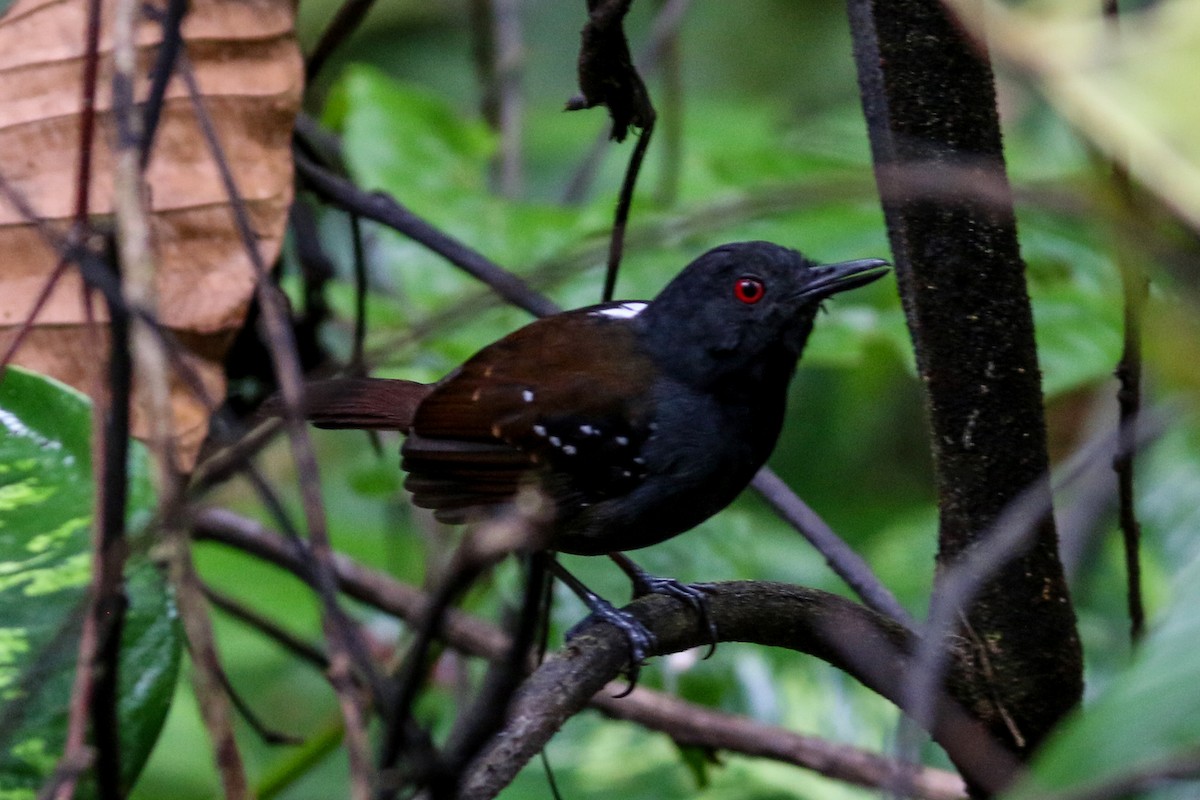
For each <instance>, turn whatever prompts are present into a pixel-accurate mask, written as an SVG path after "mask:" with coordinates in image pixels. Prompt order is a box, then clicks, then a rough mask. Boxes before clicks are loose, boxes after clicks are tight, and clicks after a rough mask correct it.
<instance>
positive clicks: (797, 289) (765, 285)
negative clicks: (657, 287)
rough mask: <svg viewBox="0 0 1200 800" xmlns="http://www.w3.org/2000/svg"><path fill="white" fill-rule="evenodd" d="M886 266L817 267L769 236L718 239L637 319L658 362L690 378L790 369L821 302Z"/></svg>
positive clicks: (855, 263) (865, 281)
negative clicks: (767, 239) (718, 242)
mask: <svg viewBox="0 0 1200 800" xmlns="http://www.w3.org/2000/svg"><path fill="white" fill-rule="evenodd" d="M886 264H887V262H886V261H882V260H880V259H863V260H861V261H847V262H843V263H839V264H827V265H817V264H815V263H814V262H812V261H809V260H808V259H806V258H805V257H804V256H802V255H801V254H800V253H798V252H796V251H795V250H790V249H788V248H786V247H780V246H778V245H775V244H771V243H770V242H737V243H734V244H726V245H721V246H720V247H717V248H714V249H712V250H709V251H708V252H707V253H705V254H704V255H702V256H700V257H699V258H697V259H696V260H695V261H693V262H692V263H691V264H689V265H688V266H687V267H686V268H685V269H684V270H683V272H681V273H680V274H679V275H678V276H676V278H675V279H674V280H673V281H671V282H670V283H669V284H667V286H666V288H664V289H663V290H662V292H660V293H659V295H658V297H656V298H655V299H654V300H653V302H651V303H650V305H649V306H648V307H647V308H646V310H645V311H644V312H642V314H640V318H641V324H643V325H644V326H645V328H644V331H645V335H646V340H647V342H648V343H649V345H650V347H651V348H652V349H653V350H655V351H656V354H657V355H658V356H659V359H660V363H664V364H670V365H671V366H672V369H673V371H675V372H677V374H679V376H680V377H687V378H688V379H690V380H692V381H695V382H709V381H719V380H722V379H724V378H725V377H727V376H728V375H731V374H735V373H739V372H744V371H745V370H747V369H755V370H756V369H758V368H761V367H765V366H775V365H776V364H783V363H785V362H786V364H787V369H789V370H790V369H791V368H792V367H793V366H794V365H795V362H796V359H797V358H799V356H800V353H801V351H802V350H803V349H804V343H805V341H806V340H807V339H808V334H809V333H810V332H811V331H812V326H813V321H814V319H815V318H816V314H817V310H818V308H819V307H820V304H821V301H822V300H824V299H825V298H827V297H830V296H831V295H834V294H836V293H838V292H843V291H846V290H847V289H854V288H856V287H858V286H863V285H865V284H868V283H870V282H871V281H873V280H876V279H877V278H879V277H881V276H883V274H884V273H886V272H887V269H885V266H886ZM764 362H770V364H769V365H768V364H766V363H764ZM789 374H790V373H789Z"/></svg>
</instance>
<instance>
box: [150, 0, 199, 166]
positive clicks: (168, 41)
mask: <svg viewBox="0 0 1200 800" xmlns="http://www.w3.org/2000/svg"><path fill="white" fill-rule="evenodd" d="M150 10H151V11H152V12H155V13H156V15H157V11H158V9H157V8H154V7H153V6H150ZM187 10H188V0H167V8H166V12H165V13H163V14H162V15H161V19H160V20H159V23H160V25H161V27H162V41H161V42H159V45H158V48H157V52H156V53H155V56H154V68H153V69H152V70H151V72H150V92H149V94H147V96H146V102H145V103H144V104H143V106H142V108H143V111H142V114H143V119H142V132H141V137H140V139H141V141H140V143H139V146H140V148H141V159H140V162H141V163H140V166H141V168H142V170H145V169H146V165H147V164H149V163H150V154H151V153H152V152H153V151H154V137H155V135H156V134H157V133H158V123H159V120H161V119H162V109H163V103H164V101H165V99H166V96H167V86H168V85H169V84H170V83H171V77H172V76H173V75H174V74H175V60H176V59H177V58H179V52H180V50H182V49H183V17H184V15H185V14H187Z"/></svg>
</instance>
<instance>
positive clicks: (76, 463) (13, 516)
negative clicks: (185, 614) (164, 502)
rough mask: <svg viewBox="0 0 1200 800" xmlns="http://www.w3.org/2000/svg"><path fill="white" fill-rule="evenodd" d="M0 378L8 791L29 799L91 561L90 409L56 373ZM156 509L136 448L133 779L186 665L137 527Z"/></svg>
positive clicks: (127, 708)
mask: <svg viewBox="0 0 1200 800" xmlns="http://www.w3.org/2000/svg"><path fill="white" fill-rule="evenodd" d="M3 378H4V379H3V383H0V798H3V800H19V799H21V800H23V798H33V797H34V796H35V795H36V792H37V789H38V787H39V786H41V785H42V783H43V782H44V781H45V779H46V777H47V776H48V775H49V774H50V772H51V771H52V770H53V769H54V767H55V764H56V763H57V760H58V758H59V757H60V755H61V754H62V750H63V744H64V741H65V735H66V726H67V708H68V703H69V700H70V695H71V684H72V680H73V678H74V673H75V663H76V659H77V657H78V650H79V634H80V628H81V624H82V617H83V612H84V609H85V608H86V599H87V598H86V595H87V587H88V580H89V572H90V569H89V567H90V561H91V522H92V458H91V441H90V437H91V410H90V404H89V402H88V400H87V398H85V397H83V396H82V395H80V394H78V393H77V392H75V391H73V390H72V389H70V388H68V387H66V386H63V385H62V384H59V383H56V382H54V381H51V380H49V379H46V378H43V377H40V376H38V375H34V374H32V373H28V372H24V371H21V370H18V369H9V370H8V371H7V372H6V373H5V375H4V376H3ZM153 508H154V492H153V490H152V487H151V485H150V481H149V478H148V462H147V456H146V452H145V450H144V449H143V448H142V447H140V446H138V445H137V444H136V443H134V445H133V447H132V448H131V451H130V458H129V506H128V513H127V522H128V527H129V530H130V532H131V536H132V537H133V538H132V543H133V548H132V550H133V554H132V555H131V557H130V559H129V563H128V565H127V567H126V571H125V577H126V587H125V588H126V594H127V597H128V600H129V609H128V613H127V616H126V619H125V627H124V630H123V634H122V639H121V660H120V667H119V692H120V700H119V708H118V712H119V724H120V732H121V747H122V749H121V759H122V761H121V767H122V774H123V777H124V780H125V782H126V785H129V784H132V782H133V779H134V778H135V777H136V776H137V773H138V771H139V770H140V769H141V767H142V765H143V764H144V763H145V760H146V757H147V756H148V755H149V752H150V748H151V746H152V745H153V744H154V741H155V739H156V738H157V736H158V732H159V730H160V729H161V727H162V723H163V720H164V718H165V716H166V712H167V708H168V705H169V703H170V699H171V695H172V689H173V687H174V684H175V676H176V672H177V669H178V664H179V640H178V634H177V629H176V625H175V621H174V616H175V615H174V607H173V605H172V603H171V600H170V597H169V595H168V592H167V590H166V587H165V585H164V583H163V581H162V579H161V577H160V576H159V574H158V572H157V570H156V569H155V568H154V565H153V564H151V563H150V560H149V558H148V557H147V554H146V547H145V546H144V545H145V542H144V541H142V540H141V539H140V538H139V537H138V535H137V532H138V531H139V528H141V527H142V526H144V524H145V522H146V520H147V519H148V517H149V513H150V512H151V510H152V509H153Z"/></svg>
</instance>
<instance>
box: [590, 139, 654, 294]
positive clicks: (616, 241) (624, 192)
mask: <svg viewBox="0 0 1200 800" xmlns="http://www.w3.org/2000/svg"><path fill="white" fill-rule="evenodd" d="M653 135H654V117H653V116H651V117H650V118H649V119H648V120H646V123H645V125H644V126H643V127H642V129H641V131H639V132H638V137H637V143H636V144H634V146H633V153H632V154H631V155H630V156H629V166H628V167H627V168H626V169H625V179H624V180H623V181H622V182H621V192H620V194H619V195H617V210H616V214H615V215H614V219H613V229H612V236H611V238H610V239H609V244H608V265H607V269H606V271H605V274H604V293H603V295H602V298H601V299H602V300H603V301H604V302H606V303H607V302H608V301H610V300H612V298H613V292H614V291H615V290H616V288H617V273H618V271H619V270H620V269H621V254H622V252H623V251H624V249H625V226H626V225H627V224H628V223H629V209H630V207H631V206H632V205H633V190H634V187H635V186H637V179H638V175H639V174H640V173H641V171H642V160H643V159H644V158H645V157H646V150H647V148H649V147H650V138H651V137H652V136H653Z"/></svg>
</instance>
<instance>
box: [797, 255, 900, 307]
mask: <svg viewBox="0 0 1200 800" xmlns="http://www.w3.org/2000/svg"><path fill="white" fill-rule="evenodd" d="M889 266H890V265H889V264H888V262H887V261H884V260H883V259H882V258H860V259H857V260H855V261H841V262H839V263H836V264H821V265H818V266H815V267H811V268H810V269H809V274H810V275H811V276H812V277H811V280H810V281H809V283H808V284H807V285H806V286H805V287H804V289H803V290H801V292H800V296H801V297H805V298H818V299H823V298H826V297H829V296H830V295H834V294H837V293H839V292H845V291H847V290H849V289H857V288H858V287H860V286H866V285H867V284H868V283H871V282H872V281H876V280H879V279H880V278H882V277H883V276H884V275H886V274H887V272H888V267H889Z"/></svg>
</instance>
